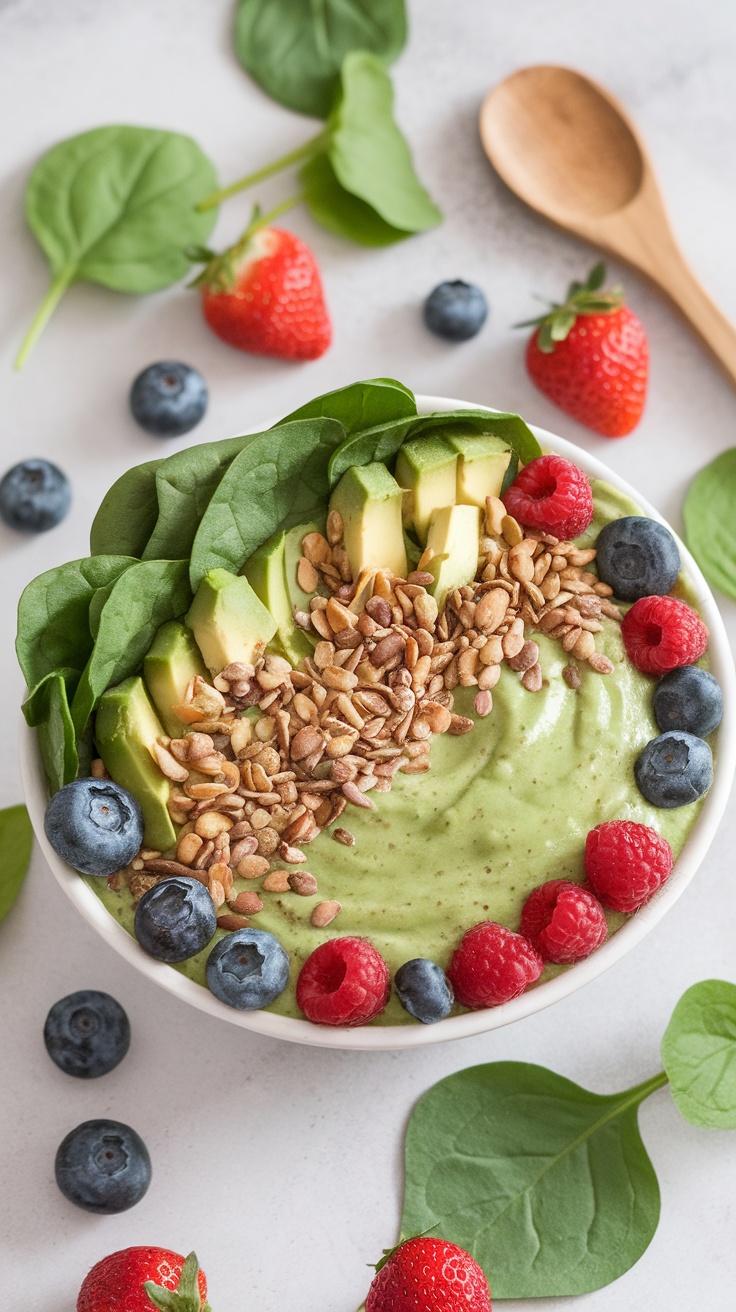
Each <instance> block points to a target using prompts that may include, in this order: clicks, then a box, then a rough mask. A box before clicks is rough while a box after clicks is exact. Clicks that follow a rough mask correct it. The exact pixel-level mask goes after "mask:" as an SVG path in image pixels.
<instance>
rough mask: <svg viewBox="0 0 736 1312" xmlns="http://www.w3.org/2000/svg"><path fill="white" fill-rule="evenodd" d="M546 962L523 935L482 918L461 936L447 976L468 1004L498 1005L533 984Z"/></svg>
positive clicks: (458, 997) (475, 1005)
mask: <svg viewBox="0 0 736 1312" xmlns="http://www.w3.org/2000/svg"><path fill="white" fill-rule="evenodd" d="M543 967H544V962H543V961H542V958H541V957H540V955H539V953H538V952H537V951H536V950H535V948H533V947H532V945H531V943H529V941H528V940H527V939H525V938H522V936H521V934H514V933H513V932H512V930H510V929H505V928H504V926H503V925H497V924H495V922H494V921H493V920H482V921H481V923H480V924H479V925H473V927H472V929H469V930H468V931H467V933H465V934H464V935H463V937H462V939H461V942H460V946H459V947H458V948H456V949H455V951H454V953H453V954H452V961H451V962H450V969H449V970H448V972H447V978H448V979H449V981H450V983H451V984H452V987H453V989H454V990H455V997H456V999H457V1001H458V1002H460V1003H462V1005H463V1006H464V1007H473V1008H478V1007H498V1006H499V1005H500V1004H501V1003H502V1002H510V1001H511V999H512V998H518V997H519V994H521V993H523V992H524V989H525V988H526V986H527V984H533V983H534V981H535V980H536V979H539V976H540V975H541V973H542V970H543Z"/></svg>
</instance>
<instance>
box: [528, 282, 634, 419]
mask: <svg viewBox="0 0 736 1312" xmlns="http://www.w3.org/2000/svg"><path fill="white" fill-rule="evenodd" d="M605 276H606V266H605V264H603V263H601V264H597V265H596V266H595V268H594V269H592V270H591V272H590V274H589V275H588V279H587V281H586V282H584V283H579V282H573V283H571V284H570V287H569V289H568V293H567V299H566V300H565V302H564V304H561V305H558V304H556V303H552V305H551V308H550V310H549V312H548V313H547V314H543V315H541V316H540V318H538V319H528V320H526V322H524V323H520V324H517V325H516V326H517V328H528V327H530V326H533V327H534V329H535V331H534V332H533V333H532V335H531V337H530V339H529V344H528V346H527V349H526V367H527V370H528V372H529V376H530V378H531V379H532V382H534V383H536V385H537V387H538V388H539V390H540V391H541V392H544V394H545V396H548V397H549V398H550V400H551V401H554V403H555V405H558V406H559V407H560V409H561V410H565V411H566V413H567V414H569V415H572V417H573V419H577V420H579V421H580V423H581V424H585V425H586V426H587V427H588V428H593V429H595V431H596V432H598V433H602V434H603V436H604V437H625V436H626V434H627V433H630V432H631V430H632V428H635V427H636V425H637V424H638V422H639V420H640V418H641V413H642V410H643V409H644V402H645V401H646V395H647V379H648V376H649V344H648V342H647V335H646V333H645V331H644V327H643V325H642V324H641V322H640V321H639V319H637V317H636V315H635V314H632V312H631V310H629V309H628V308H627V306H626V305H624V299H623V292H622V291H621V289H620V288H619V287H614V288H611V290H610V291H601V290H600V288H601V287H602V285H603V281H604V279H605Z"/></svg>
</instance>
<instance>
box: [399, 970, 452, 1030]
mask: <svg viewBox="0 0 736 1312" xmlns="http://www.w3.org/2000/svg"><path fill="white" fill-rule="evenodd" d="M394 988H395V989H396V993H397V995H398V999H399V1002H400V1003H401V1005H402V1007H405V1008H406V1010H407V1011H408V1013H409V1015H410V1016H413V1017H414V1019H415V1020H420V1021H421V1022H422V1024H423V1025H432V1024H433V1023H434V1021H436V1020H444V1018H445V1016H449V1014H450V1012H451V1010H452V1004H453V1002H454V997H453V993H452V989H451V988H450V985H449V984H448V982H447V976H446V975H445V972H444V970H443V969H442V967H441V966H438V965H437V962H436V961H429V960H428V959H427V957H415V958H414V960H413V961H405V962H404V964H403V966H400V967H399V969H398V970H397V972H396V975H395V978H394Z"/></svg>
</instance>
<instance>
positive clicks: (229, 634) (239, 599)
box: [185, 569, 276, 674]
mask: <svg viewBox="0 0 736 1312" xmlns="http://www.w3.org/2000/svg"><path fill="white" fill-rule="evenodd" d="M185 622H186V624H187V627H188V628H190V629H191V630H192V633H193V634H194V637H195V640H196V643H197V646H198V647H199V650H200V651H201V653H202V657H203V659H204V663H205V665H206V666H207V669H208V670H209V671H210V673H211V674H219V673H220V670H224V668H225V666H226V665H229V664H230V663H231V661H243V662H244V664H246V665H250V664H252V663H253V662H254V661H256V660H257V659H258V657H259V656H260V655H261V653H262V651H263V648H264V647H265V646H266V643H268V642H270V641H271V639H272V637H273V635H274V633H275V632H276V621H275V619H274V618H273V616H272V615H271V614H270V613H269V612H268V611H267V610H266V607H265V606H264V605H263V602H262V601H260V600H259V598H258V597H257V596H256V594H255V592H254V591H253V589H252V587H251V585H250V583H249V582H248V580H247V579H246V578H244V577H243V575H242V574H231V573H230V572H229V571H228V570H226V569H211V570H208V572H207V573H206V574H205V576H204V578H203V579H202V582H201V583H200V585H199V587H198V588H197V595H196V596H195V598H194V601H193V602H192V604H191V606H190V607H189V611H188V612H187V615H186V617H185Z"/></svg>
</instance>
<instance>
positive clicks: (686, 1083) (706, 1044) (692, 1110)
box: [662, 979, 736, 1130]
mask: <svg viewBox="0 0 736 1312" xmlns="http://www.w3.org/2000/svg"><path fill="white" fill-rule="evenodd" d="M662 1061H663V1063H664V1068H665V1070H666V1072H667V1075H668V1077H669V1081H670V1090H671V1092H672V1097H673V1098H674V1100H675V1105H676V1106H677V1110H678V1111H679V1113H680V1115H681V1116H683V1117H684V1118H685V1120H686V1121H689V1122H690V1124H691V1125H700V1126H703V1127H704V1128H705V1129H708V1130H734V1129H736V984H728V983H727V982H726V981H725V980H722V979H706V980H702V981H701V982H700V983H699V984H693V986H692V988H689V989H688V990H687V992H686V993H684V994H683V995H682V997H681V998H680V1001H679V1002H678V1004H677V1006H676V1007H675V1010H674V1012H673V1013H672V1019H671V1021H670V1023H669V1025H668V1026H667V1029H666V1030H665V1034H664V1038H663V1039H662Z"/></svg>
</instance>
